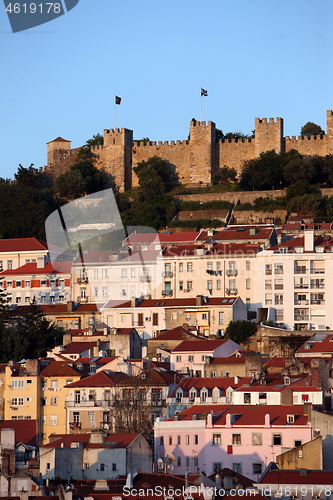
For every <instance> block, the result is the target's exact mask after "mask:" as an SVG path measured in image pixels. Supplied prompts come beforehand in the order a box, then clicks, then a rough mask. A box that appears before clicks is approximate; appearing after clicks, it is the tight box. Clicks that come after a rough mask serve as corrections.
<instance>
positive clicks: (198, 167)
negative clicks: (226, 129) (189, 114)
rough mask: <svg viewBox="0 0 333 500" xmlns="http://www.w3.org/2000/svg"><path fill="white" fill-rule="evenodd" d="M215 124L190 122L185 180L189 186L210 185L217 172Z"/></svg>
mask: <svg viewBox="0 0 333 500" xmlns="http://www.w3.org/2000/svg"><path fill="white" fill-rule="evenodd" d="M215 149H216V148H215V123H213V122H208V123H207V124H206V122H197V121H195V120H192V121H191V122H190V162H189V166H188V172H186V174H185V179H187V182H188V183H190V184H211V181H212V174H213V173H214V172H215V171H216V170H217V168H218V165H217V157H216V154H215Z"/></svg>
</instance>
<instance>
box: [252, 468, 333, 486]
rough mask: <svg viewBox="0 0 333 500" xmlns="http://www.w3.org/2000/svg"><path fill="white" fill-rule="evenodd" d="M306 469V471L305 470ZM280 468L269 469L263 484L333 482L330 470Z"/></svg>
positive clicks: (320, 483)
mask: <svg viewBox="0 0 333 500" xmlns="http://www.w3.org/2000/svg"><path fill="white" fill-rule="evenodd" d="M303 471H304V472H303ZM303 471H301V470H288V469H284V470H280V469H274V470H271V471H268V472H267V473H266V474H265V475H264V477H263V478H262V479H261V481H260V483H262V484H271V485H273V484H279V485H282V484H287V485H293V484H299V485H302V484H313V485H324V484H328V485H331V484H332V471H329V470H307V469H303Z"/></svg>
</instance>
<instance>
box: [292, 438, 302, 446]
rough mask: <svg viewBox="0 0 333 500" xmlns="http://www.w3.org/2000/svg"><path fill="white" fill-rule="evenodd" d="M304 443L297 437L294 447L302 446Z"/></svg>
mask: <svg viewBox="0 0 333 500" xmlns="http://www.w3.org/2000/svg"><path fill="white" fill-rule="evenodd" d="M301 445H302V441H301V440H299V439H297V440H295V441H294V447H295V448H296V447H297V446H301Z"/></svg>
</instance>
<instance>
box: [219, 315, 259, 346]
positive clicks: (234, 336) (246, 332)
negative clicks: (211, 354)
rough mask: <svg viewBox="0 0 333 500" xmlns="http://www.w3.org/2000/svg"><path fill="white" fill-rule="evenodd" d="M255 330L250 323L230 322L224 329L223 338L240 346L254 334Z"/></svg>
mask: <svg viewBox="0 0 333 500" xmlns="http://www.w3.org/2000/svg"><path fill="white" fill-rule="evenodd" d="M257 330H258V328H257V325H256V324H255V323H252V321H246V320H237V321H230V323H229V325H228V326H227V328H226V331H225V334H224V337H225V338H227V339H231V340H233V341H234V342H237V344H241V343H242V342H246V341H247V340H248V338H249V337H251V336H252V335H254V334H255V333H256V331H257Z"/></svg>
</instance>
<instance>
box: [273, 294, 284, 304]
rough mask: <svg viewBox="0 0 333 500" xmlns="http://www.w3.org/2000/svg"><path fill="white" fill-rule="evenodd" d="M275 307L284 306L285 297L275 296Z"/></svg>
mask: <svg viewBox="0 0 333 500" xmlns="http://www.w3.org/2000/svg"><path fill="white" fill-rule="evenodd" d="M275 305H276V306H282V305H283V295H281V294H275Z"/></svg>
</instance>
